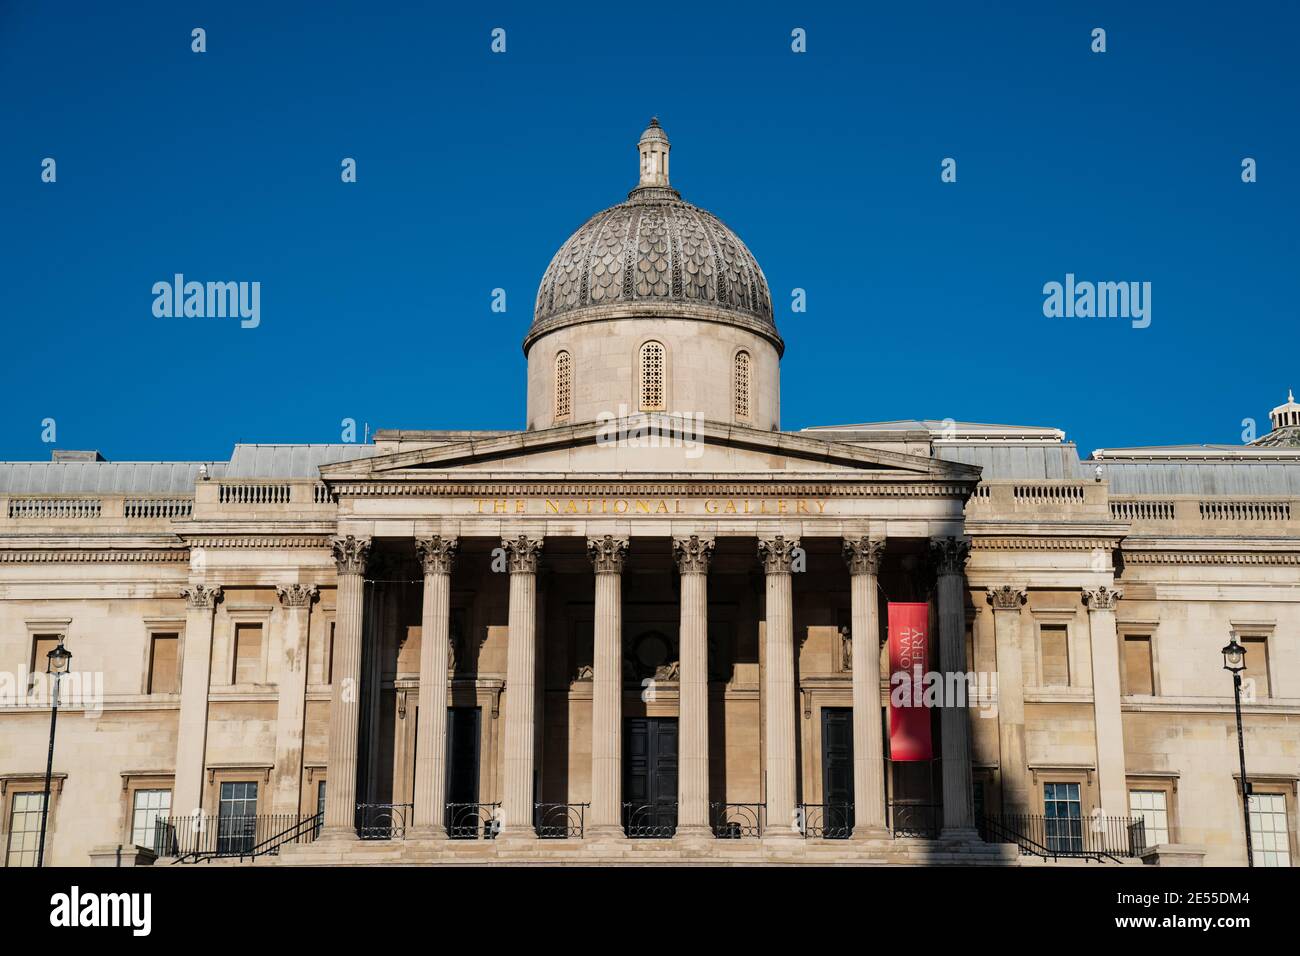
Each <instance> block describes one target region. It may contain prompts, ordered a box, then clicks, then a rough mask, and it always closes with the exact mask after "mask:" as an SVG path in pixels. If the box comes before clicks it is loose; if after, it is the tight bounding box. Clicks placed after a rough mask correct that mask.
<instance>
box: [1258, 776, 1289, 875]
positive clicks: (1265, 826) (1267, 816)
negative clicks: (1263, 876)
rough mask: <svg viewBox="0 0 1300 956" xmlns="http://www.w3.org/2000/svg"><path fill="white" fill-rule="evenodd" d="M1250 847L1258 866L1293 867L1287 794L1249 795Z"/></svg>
mask: <svg viewBox="0 0 1300 956" xmlns="http://www.w3.org/2000/svg"><path fill="white" fill-rule="evenodd" d="M1250 849H1251V857H1252V862H1253V863H1254V864H1255V865H1256V866H1290V865H1291V834H1290V832H1289V831H1288V830H1287V825H1286V794H1282V793H1256V794H1252V795H1251V797H1250Z"/></svg>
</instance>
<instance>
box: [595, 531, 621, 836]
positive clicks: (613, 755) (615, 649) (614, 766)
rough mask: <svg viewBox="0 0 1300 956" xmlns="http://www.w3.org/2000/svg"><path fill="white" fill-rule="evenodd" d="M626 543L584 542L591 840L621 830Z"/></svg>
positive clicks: (612, 539) (611, 540)
mask: <svg viewBox="0 0 1300 956" xmlns="http://www.w3.org/2000/svg"><path fill="white" fill-rule="evenodd" d="M627 546H628V540H627V538H615V537H613V536H612V535H608V534H607V535H605V536H604V537H603V538H588V539H587V554H588V555H589V556H590V557H591V563H592V566H593V567H594V569H595V572H596V623H595V635H594V638H595V639H594V643H593V646H592V680H591V684H592V687H591V817H590V820H591V826H590V828H589V830H588V832H589V833H590V835H591V836H592V837H595V838H601V837H605V838H608V837H621V836H622V835H623V827H622V824H621V817H622V792H623V587H622V585H623V559H624V558H625V557H626V556H627Z"/></svg>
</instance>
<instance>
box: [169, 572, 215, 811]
mask: <svg viewBox="0 0 1300 956" xmlns="http://www.w3.org/2000/svg"><path fill="white" fill-rule="evenodd" d="M181 596H182V597H183V598H185V655H184V659H183V660H182V662H181V709H180V717H179V720H178V725H177V732H176V765H175V766H176V781H175V790H176V792H175V795H174V797H173V800H172V809H171V812H172V814H173V815H175V816H178V817H179V816H188V815H190V814H193V813H201V812H202V810H203V767H204V762H205V757H206V753H207V747H208V690H209V685H210V684H211V681H212V624H213V621H214V619H215V617H216V613H217V603H218V602H219V601H220V600H221V588H219V587H208V586H206V585H202V584H193V585H190V586H189V587H188V588H186V589H185V590H183V591H181Z"/></svg>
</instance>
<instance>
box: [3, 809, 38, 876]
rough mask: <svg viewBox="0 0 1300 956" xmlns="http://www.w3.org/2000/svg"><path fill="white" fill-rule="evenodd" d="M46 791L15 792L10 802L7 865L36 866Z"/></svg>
mask: <svg viewBox="0 0 1300 956" xmlns="http://www.w3.org/2000/svg"><path fill="white" fill-rule="evenodd" d="M44 805H45V794H44V793H15V794H14V798H13V802H12V803H11V804H10V807H11V808H12V809H11V812H10V814H9V843H8V846H7V847H6V852H5V866H35V865H36V854H37V851H38V849H39V846H40V840H41V808H42V807H43V806H44Z"/></svg>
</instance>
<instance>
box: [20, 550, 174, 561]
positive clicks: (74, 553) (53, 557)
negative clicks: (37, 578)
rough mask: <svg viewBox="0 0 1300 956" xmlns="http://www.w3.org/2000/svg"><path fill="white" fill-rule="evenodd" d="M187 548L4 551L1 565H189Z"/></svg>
mask: <svg viewBox="0 0 1300 956" xmlns="http://www.w3.org/2000/svg"><path fill="white" fill-rule="evenodd" d="M189 560H190V553H189V550H188V549H184V548H181V549H169V550H161V549H157V548H149V549H141V550H129V549H125V548H60V549H58V550H48V551H45V550H32V549H22V550H4V551H0V564H188V563H189Z"/></svg>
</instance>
